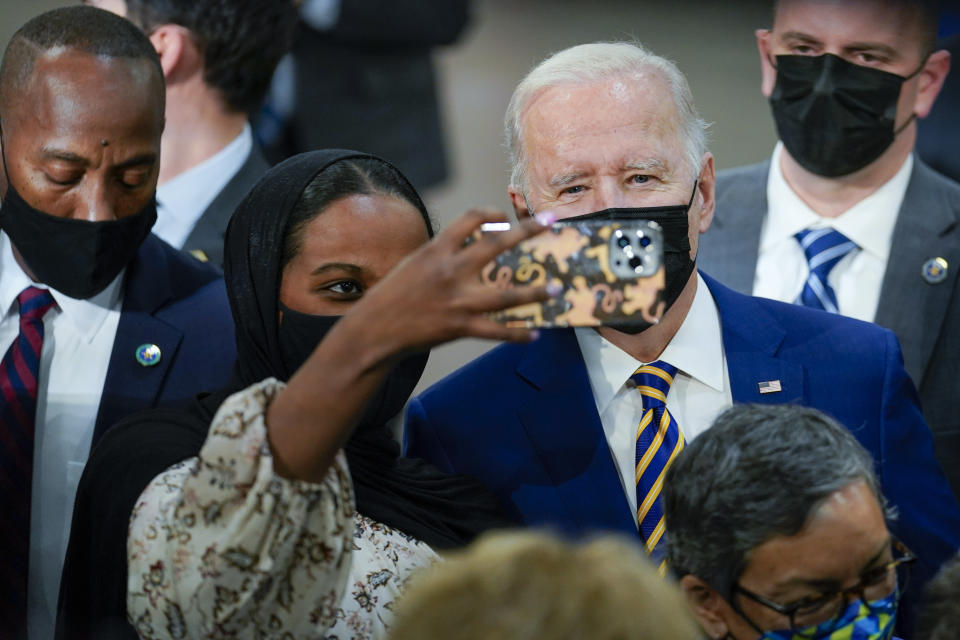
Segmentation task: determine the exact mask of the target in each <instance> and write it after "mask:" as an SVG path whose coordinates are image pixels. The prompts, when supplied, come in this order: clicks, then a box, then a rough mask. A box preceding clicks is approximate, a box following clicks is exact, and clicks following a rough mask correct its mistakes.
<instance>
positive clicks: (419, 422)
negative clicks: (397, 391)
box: [403, 398, 455, 473]
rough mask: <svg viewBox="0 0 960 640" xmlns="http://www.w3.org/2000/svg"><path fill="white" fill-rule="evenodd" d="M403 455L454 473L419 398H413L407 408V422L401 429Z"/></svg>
mask: <svg viewBox="0 0 960 640" xmlns="http://www.w3.org/2000/svg"><path fill="white" fill-rule="evenodd" d="M403 455H404V456H406V457H407V458H422V459H424V460H426V461H427V462H430V463H432V464H433V465H434V466H435V467H437V468H438V469H440V470H441V471H446V472H447V473H455V471H454V469H453V465H452V464H450V460H449V459H448V458H447V452H446V450H445V449H444V448H443V445H442V444H441V443H440V437H439V434H438V433H437V430H436V427H435V426H434V425H433V424H432V423H431V422H430V419H429V418H428V417H427V410H426V409H425V408H424V406H423V403H422V402H420V398H414V399H413V400H411V401H410V403H409V405H408V406H407V421H406V424H405V425H404V429H403Z"/></svg>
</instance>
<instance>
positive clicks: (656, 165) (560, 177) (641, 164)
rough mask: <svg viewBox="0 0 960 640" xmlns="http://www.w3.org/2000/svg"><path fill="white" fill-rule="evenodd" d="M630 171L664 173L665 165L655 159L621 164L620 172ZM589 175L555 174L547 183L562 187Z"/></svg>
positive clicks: (583, 173)
mask: <svg viewBox="0 0 960 640" xmlns="http://www.w3.org/2000/svg"><path fill="white" fill-rule="evenodd" d="M628 169H632V170H634V171H666V170H667V167H666V165H665V164H664V163H663V162H661V161H660V160H657V159H652V160H629V161H627V162H624V163H623V166H622V168H621V170H622V171H626V170H628ZM586 175H589V172H588V171H571V172H569V173H556V174H554V175H553V177H551V178H550V181H549V182H548V183H547V184H548V185H549V186H551V187H562V186H564V185H568V184H570V183H571V182H575V181H577V180H579V179H580V178H582V177H584V176H586Z"/></svg>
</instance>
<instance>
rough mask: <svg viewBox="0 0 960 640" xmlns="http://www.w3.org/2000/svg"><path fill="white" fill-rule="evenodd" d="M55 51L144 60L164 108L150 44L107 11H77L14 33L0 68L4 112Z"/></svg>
mask: <svg viewBox="0 0 960 640" xmlns="http://www.w3.org/2000/svg"><path fill="white" fill-rule="evenodd" d="M57 47H65V48H69V49H76V50H78V51H83V52H86V53H89V54H91V55H95V56H104V57H108V58H130V59H134V60H146V61H147V62H149V63H150V64H151V65H152V66H153V68H154V69H155V70H156V73H157V80H158V85H159V90H160V92H161V93H160V100H161V104H163V91H164V83H163V69H162V68H161V67H160V58H159V57H158V56H157V51H156V49H154V47H153V44H152V43H151V42H150V39H149V38H147V36H145V35H144V34H143V33H141V32H140V31H139V30H138V29H137V28H136V27H135V26H134V25H132V24H130V22H128V21H127V20H124V19H123V18H121V17H119V16H116V15H114V14H112V13H110V12H109V11H104V10H102V9H96V8H94V7H87V6H73V7H63V8H61V9H54V10H53V11H47V12H46V13H42V14H40V15H39V16H37V17H36V18H33V19H32V20H30V21H29V22H27V23H26V24H24V25H23V26H22V27H20V28H19V29H17V32H16V33H14V34H13V37H12V38H11V39H10V43H9V44H8V45H7V49H6V51H5V52H4V54H3V62H2V64H0V109H3V110H4V111H5V110H6V106H7V104H8V98H9V99H11V100H17V99H18V98H19V97H20V92H21V90H22V89H23V88H24V87H25V86H26V85H27V83H28V82H29V80H30V78H31V76H32V74H33V65H34V63H35V62H36V60H37V58H38V57H39V56H41V55H42V54H44V53H46V52H47V51H49V50H51V49H54V48H57Z"/></svg>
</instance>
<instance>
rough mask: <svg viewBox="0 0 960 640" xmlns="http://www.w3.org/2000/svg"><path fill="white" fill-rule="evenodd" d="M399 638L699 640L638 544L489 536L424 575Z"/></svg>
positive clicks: (401, 620) (404, 603)
mask: <svg viewBox="0 0 960 640" xmlns="http://www.w3.org/2000/svg"><path fill="white" fill-rule="evenodd" d="M396 616H397V624H396V626H395V627H394V629H393V632H392V633H391V634H390V638H391V639H392V640H420V639H421V638H445V639H446V640H486V639H488V638H502V639H503V640H538V639H540V638H543V639H549V640H580V639H581V638H592V639H595V640H650V639H656V640H698V639H699V638H700V637H701V636H700V634H699V633H698V632H697V625H696V623H694V621H693V619H692V618H691V616H690V612H689V611H688V610H687V608H686V605H685V603H684V601H683V597H682V596H681V594H680V591H679V590H678V589H677V586H676V584H674V583H673V581H671V580H664V579H663V578H661V577H660V576H659V575H657V571H656V567H655V566H653V565H652V564H651V563H650V560H649V559H648V558H647V557H646V556H645V555H644V554H643V553H642V552H641V551H640V550H639V549H638V548H637V546H636V545H635V544H633V543H632V542H631V541H628V540H623V539H621V538H617V537H613V536H606V537H601V538H597V539H595V540H592V541H590V542H585V543H580V544H576V543H571V542H565V541H562V540H560V539H558V538H556V537H554V536H551V535H548V534H546V533H540V532H519V533H517V532H500V533H489V534H485V535H484V536H483V537H482V538H480V539H479V540H478V541H477V542H475V543H474V544H473V545H471V546H470V547H469V548H467V549H466V550H464V551H461V552H457V553H450V554H447V555H444V561H443V562H439V563H437V564H434V565H433V566H431V567H429V568H426V569H423V570H421V571H420V572H419V573H417V574H415V575H414V576H413V578H412V579H411V581H410V585H409V587H408V588H407V590H406V591H405V592H404V594H403V597H402V598H400V600H398V602H397V608H396Z"/></svg>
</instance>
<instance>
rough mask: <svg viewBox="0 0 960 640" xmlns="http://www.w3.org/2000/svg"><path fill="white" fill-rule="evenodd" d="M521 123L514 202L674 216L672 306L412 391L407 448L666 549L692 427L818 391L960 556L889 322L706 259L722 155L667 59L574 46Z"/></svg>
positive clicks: (543, 76) (521, 108)
mask: <svg viewBox="0 0 960 640" xmlns="http://www.w3.org/2000/svg"><path fill="white" fill-rule="evenodd" d="M506 128H507V135H508V139H509V141H510V148H511V154H512V156H513V158H514V171H513V181H512V185H511V186H510V196H511V199H512V201H513V205H514V208H515V210H516V212H517V214H518V216H521V217H522V216H526V215H529V214H530V213H531V212H534V211H536V212H543V211H552V212H553V213H555V214H556V215H557V216H559V217H560V218H571V217H576V216H580V215H584V214H590V213H595V212H602V211H604V210H607V209H613V208H616V209H619V210H620V211H619V212H618V213H619V214H620V215H630V216H634V217H640V218H654V219H656V220H658V221H659V222H660V224H661V226H662V227H663V232H664V243H665V265H666V290H665V295H664V301H665V303H666V304H667V310H666V312H665V313H664V315H663V318H662V319H661V321H660V322H659V324H657V325H654V326H653V327H651V328H649V329H646V330H644V331H641V332H639V333H636V332H632V331H631V330H630V329H629V327H623V328H621V329H622V330H621V329H614V328H613V327H603V328H600V329H599V330H593V329H589V328H579V329H556V330H545V331H542V332H541V337H540V339H539V340H537V341H535V342H532V343H529V344H524V345H506V346H502V347H499V348H497V349H494V350H493V351H491V352H489V353H488V354H486V355H485V356H483V357H481V358H479V359H478V360H476V361H474V362H472V363H470V364H469V365H467V366H466V367H464V368H463V369H461V370H459V371H457V372H455V373H454V374H452V375H451V376H450V377H448V378H446V379H445V380H442V381H441V382H439V383H437V384H436V385H434V386H433V387H432V388H430V389H428V390H427V391H426V392H425V393H423V394H422V395H421V396H419V397H418V398H417V399H415V400H413V401H412V402H411V404H410V407H409V410H408V414H407V431H406V453H407V454H408V455H409V456H411V457H423V458H426V459H427V460H429V461H431V462H433V463H434V464H436V465H437V466H439V467H440V468H441V469H444V470H447V471H453V472H457V473H464V474H467V475H472V476H475V477H477V478H480V479H481V480H482V481H483V482H485V483H486V484H487V485H488V486H489V487H490V488H491V489H492V490H493V491H494V492H495V493H496V494H497V495H498V496H499V497H500V498H501V500H502V502H503V504H504V506H505V507H506V508H507V509H508V510H509V511H510V512H512V514H513V515H514V516H515V517H517V518H518V519H519V520H521V521H523V522H524V523H526V524H530V525H547V526H553V527H557V528H560V529H561V530H563V531H566V532H569V533H572V534H586V533H589V532H591V531H595V530H598V529H599V530H614V531H620V532H623V533H625V534H627V535H633V536H636V535H637V533H638V531H639V533H640V538H641V540H642V541H643V542H644V543H645V545H646V547H647V549H648V550H649V551H651V552H652V553H653V554H654V555H655V556H656V555H660V553H661V552H660V550H661V548H662V544H663V540H664V538H663V532H664V528H663V521H662V511H660V507H659V497H658V493H659V490H660V488H661V487H662V483H663V474H664V470H665V469H666V468H667V467H668V466H669V464H670V461H671V460H672V459H673V457H674V456H675V455H676V454H677V453H678V452H679V451H680V450H681V449H682V448H683V443H684V442H685V441H687V440H691V439H693V438H695V437H696V436H697V435H698V434H699V433H701V432H703V431H704V430H705V429H707V428H708V427H709V425H710V424H711V422H712V421H713V419H714V418H715V417H716V415H717V414H719V413H720V412H721V411H722V410H724V409H726V408H727V407H729V406H730V405H731V404H733V403H743V402H756V403H787V402H794V403H800V404H806V405H809V406H813V407H816V408H818V409H820V410H822V411H824V412H826V413H828V414H830V415H832V416H833V417H834V418H836V419H837V420H838V421H839V422H840V423H842V424H843V425H845V426H846V427H847V428H848V429H850V430H851V432H852V433H853V434H854V435H855V436H856V437H857V439H858V440H859V441H860V442H861V443H862V444H863V445H864V446H865V447H866V448H867V449H868V450H869V451H870V452H871V453H872V454H873V455H874V456H875V459H876V461H877V465H878V471H879V475H880V477H881V481H882V483H883V486H884V490H885V492H886V494H887V495H888V497H889V498H890V499H891V501H892V502H893V503H894V504H896V505H897V506H898V508H899V509H900V514H901V517H900V521H899V522H898V523H897V524H896V525H895V527H896V529H897V531H898V533H899V534H900V535H901V536H902V538H903V539H904V541H906V542H907V544H909V545H910V546H911V548H914V549H915V550H916V551H917V553H918V554H919V555H920V556H921V560H922V563H924V566H923V568H922V569H921V571H920V574H921V576H920V582H921V583H922V582H923V579H924V577H926V576H929V575H930V574H931V573H932V571H934V570H935V568H936V567H937V566H939V564H940V563H941V562H942V561H943V560H945V559H946V558H947V557H949V556H950V555H951V554H952V552H953V550H954V549H955V548H956V547H957V546H958V544H960V508H958V505H957V503H956V501H955V499H954V497H953V495H952V493H951V491H950V488H949V486H948V485H947V483H946V480H945V478H944V476H943V472H942V471H941V470H940V468H939V465H938V464H937V462H936V459H935V458H934V456H933V447H932V442H931V438H930V433H929V430H928V428H927V426H926V424H925V423H924V421H923V417H922V416H921V414H920V409H919V407H918V405H917V398H916V392H915V390H914V388H913V385H912V384H911V382H910V379H909V377H908V376H907V374H906V372H905V371H904V369H903V366H902V364H901V360H900V349H899V346H898V344H897V340H896V338H895V337H894V335H893V334H892V333H891V332H889V331H887V330H885V329H881V328H879V327H876V326H874V325H870V324H867V323H863V322H859V321H856V320H852V319H849V318H843V317H839V316H834V315H830V314H826V313H824V312H822V311H814V310H810V309H803V308H800V307H796V306H792V305H787V304H783V303H780V302H774V301H770V300H763V299H759V298H752V297H749V296H744V295H742V294H739V293H736V292H734V291H731V290H730V289H728V288H726V287H724V286H723V285H721V284H719V283H717V282H716V281H714V280H712V279H710V278H709V277H707V276H706V275H703V274H699V273H698V272H697V271H696V270H695V268H694V259H695V257H696V255H697V245H698V236H699V235H700V234H701V233H703V232H704V231H706V230H707V228H708V227H709V225H710V221H711V218H712V214H713V209H714V169H713V157H712V155H711V154H710V153H709V152H708V151H707V150H706V144H705V140H704V123H703V121H702V120H700V119H699V118H698V116H697V114H696V111H695V109H694V106H693V101H692V96H691V95H690V90H689V87H688V85H687V83H686V79H685V78H684V77H683V75H682V74H681V73H680V72H679V70H677V69H676V67H675V66H674V65H673V64H672V63H670V62H668V61H666V60H664V59H662V58H660V57H658V56H655V55H653V54H651V53H649V52H647V51H645V50H643V49H641V48H639V47H636V46H634V45H630V44H624V43H621V44H591V45H582V46H579V47H573V48H571V49H567V50H565V51H561V52H560V53H558V54H556V55H554V56H553V57H551V58H549V59H547V60H546V61H544V62H543V63H541V64H540V65H539V66H538V67H537V68H535V69H534V70H533V71H531V72H530V74H529V75H528V76H527V77H526V78H525V79H524V80H523V81H522V82H521V83H520V85H519V86H518V88H517V89H516V91H515V92H514V96H513V99H512V100H511V103H510V107H509V108H508V113H507V119H506ZM691 191H692V194H691ZM650 207H656V208H657V209H650ZM662 207H670V212H669V213H666V212H665V211H664V209H662ZM651 425H652V426H651ZM678 431H679V433H677V432H678ZM651 471H652V472H653V474H652V475H651V474H650V472H651ZM771 481H776V479H775V478H771ZM651 516H652V518H651ZM667 535H669V531H668V532H667Z"/></svg>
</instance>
